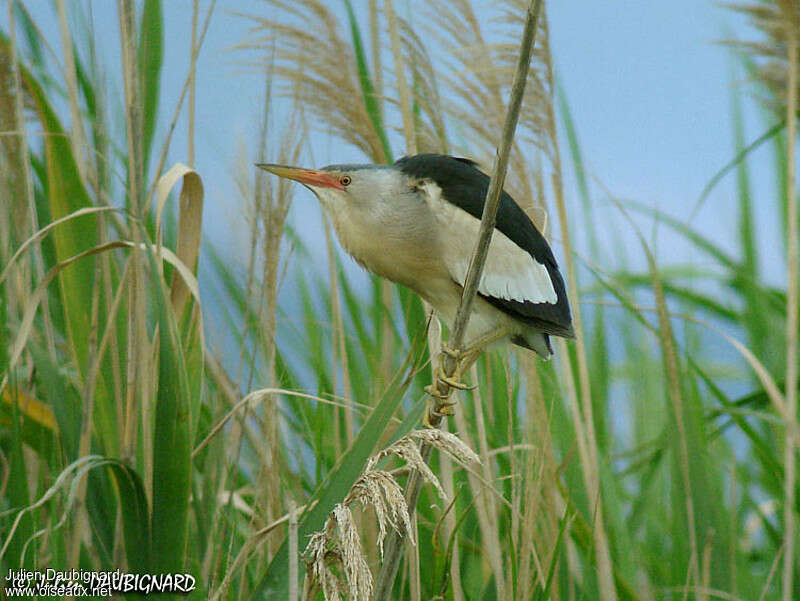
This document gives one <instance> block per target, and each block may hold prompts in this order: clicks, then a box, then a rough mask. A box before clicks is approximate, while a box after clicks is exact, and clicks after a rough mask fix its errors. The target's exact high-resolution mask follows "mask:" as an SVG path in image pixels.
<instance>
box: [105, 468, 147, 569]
mask: <svg viewBox="0 0 800 601" xmlns="http://www.w3.org/2000/svg"><path fill="white" fill-rule="evenodd" d="M103 463H104V464H105V465H106V467H108V470H109V471H110V472H111V475H112V476H113V478H114V483H115V485H116V488H117V495H118V498H119V506H120V509H121V516H122V530H123V534H124V538H125V555H126V557H127V560H128V566H129V567H130V570H131V571H132V572H138V573H140V574H144V573H148V572H150V573H152V572H153V571H154V570H155V569H156V567H155V565H151V557H155V555H151V553H152V547H151V540H150V515H149V510H148V506H147V497H146V496H145V493H144V485H143V484H142V479H141V477H140V476H139V474H137V473H136V471H135V470H134V469H133V468H132V467H130V466H129V465H127V464H125V463H123V462H121V461H119V460H117V459H111V458H106V459H105V460H104V461H103Z"/></svg>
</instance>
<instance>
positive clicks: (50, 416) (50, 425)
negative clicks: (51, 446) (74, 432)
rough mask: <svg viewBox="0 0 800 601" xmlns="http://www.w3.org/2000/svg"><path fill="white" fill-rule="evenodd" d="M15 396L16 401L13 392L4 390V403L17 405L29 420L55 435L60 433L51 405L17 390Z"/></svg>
mask: <svg viewBox="0 0 800 601" xmlns="http://www.w3.org/2000/svg"><path fill="white" fill-rule="evenodd" d="M15 396H16V399H12V398H11V392H10V391H9V390H8V389H7V388H6V389H5V390H3V397H2V398H3V402H4V403H8V404H9V405H12V404H14V403H16V404H17V407H18V409H19V411H21V412H22V413H24V414H25V415H27V416H28V418H29V419H31V420H33V421H35V422H36V423H37V424H39V425H40V426H43V427H45V428H47V429H48V430H51V431H52V432H53V433H54V434H57V433H58V423H56V416H55V414H54V413H53V410H52V409H51V408H50V406H49V405H47V404H46V403H43V402H42V401H40V400H39V399H37V398H34V397H32V396H31V395H29V394H28V393H26V392H24V391H22V390H17V391H16V393H15Z"/></svg>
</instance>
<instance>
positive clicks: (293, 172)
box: [258, 163, 407, 212]
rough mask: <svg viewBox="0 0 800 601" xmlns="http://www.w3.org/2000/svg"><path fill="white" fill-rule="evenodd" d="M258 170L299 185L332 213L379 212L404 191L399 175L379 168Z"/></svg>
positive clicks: (266, 167)
mask: <svg viewBox="0 0 800 601" xmlns="http://www.w3.org/2000/svg"><path fill="white" fill-rule="evenodd" d="M258 167H260V168H261V169H264V170H265V171H269V172H270V173H273V174H275V175H278V176H280V177H284V178H287V179H291V180H294V181H296V182H300V183H301V184H303V185H304V186H305V187H306V188H308V189H309V190H311V191H312V192H313V193H314V194H315V195H316V196H317V198H319V200H320V203H321V204H322V205H323V206H324V207H325V208H326V209H329V210H333V211H336V212H339V211H345V212H347V211H348V209H351V210H352V209H361V210H370V209H371V210H375V209H378V210H380V207H381V204H382V203H384V202H387V201H388V200H389V199H391V198H396V197H397V194H398V192H401V191H403V187H404V186H403V179H404V178H403V177H402V176H401V174H400V173H399V172H397V171H396V170H394V169H392V168H391V167H388V166H381V165H329V166H327V167H322V168H321V169H304V168H301V167H287V166H286V165H273V164H264V163H261V164H259V165H258ZM406 188H407V186H406Z"/></svg>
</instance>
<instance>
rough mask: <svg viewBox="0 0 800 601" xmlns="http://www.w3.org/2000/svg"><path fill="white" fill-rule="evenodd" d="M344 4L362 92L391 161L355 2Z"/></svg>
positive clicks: (383, 147)
mask: <svg viewBox="0 0 800 601" xmlns="http://www.w3.org/2000/svg"><path fill="white" fill-rule="evenodd" d="M344 5H345V8H346V9H347V21H348V23H349V25H350V35H351V38H352V43H353V52H354V53H355V58H356V67H357V69H358V81H359V83H360V84H361V93H362V95H363V97H364V106H366V108H367V114H368V115H369V118H370V120H371V121H372V126H373V128H374V129H375V133H376V134H377V135H378V138H379V139H380V141H381V148H382V150H383V160H384V162H386V163H391V162H392V147H391V146H390V145H389V137H388V136H387V135H386V130H385V129H384V126H383V118H382V117H381V110H380V104H379V103H378V98H377V96H376V95H375V85H374V84H373V83H372V78H371V77H370V74H369V66H368V65H367V56H366V54H365V52H364V43H363V42H362V41H361V31H360V30H359V27H358V21H357V20H356V15H355V12H354V11H353V4H352V2H351V0H344Z"/></svg>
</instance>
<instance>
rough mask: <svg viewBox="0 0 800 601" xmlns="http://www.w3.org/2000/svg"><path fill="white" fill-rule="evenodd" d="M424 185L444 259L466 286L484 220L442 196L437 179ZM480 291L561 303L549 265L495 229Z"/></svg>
mask: <svg viewBox="0 0 800 601" xmlns="http://www.w3.org/2000/svg"><path fill="white" fill-rule="evenodd" d="M421 188H423V190H424V191H425V198H426V201H427V202H428V204H429V205H430V206H431V210H432V212H433V214H434V215H436V216H437V219H438V220H439V224H438V226H439V231H441V232H442V239H443V240H447V243H446V244H445V248H443V249H442V252H443V256H444V261H445V264H446V265H447V269H448V270H449V271H450V275H451V276H452V278H453V279H454V280H455V281H456V282H457V283H458V284H460V285H462V286H463V285H464V282H465V281H466V279H467V271H468V270H469V260H470V258H471V256H472V244H474V241H475V240H477V238H478V229H479V228H480V222H479V221H478V220H477V219H475V218H474V217H473V216H472V215H470V214H469V213H467V212H466V211H464V210H463V209H461V208H459V207H458V206H456V205H454V204H452V203H450V202H447V201H446V200H444V199H442V196H441V189H440V188H439V186H437V185H436V184H435V183H434V182H430V181H428V182H424V183H423V184H422V185H421ZM478 292H480V293H481V294H482V295H484V296H487V297H492V298H499V299H503V300H508V301H517V302H519V303H525V302H528V303H534V304H539V303H550V304H555V303H557V302H558V295H557V294H556V291H555V289H554V288H553V282H552V281H551V279H550V274H549V273H548V271H547V268H546V267H545V266H544V265H542V264H541V263H539V262H538V261H537V260H536V259H535V258H534V257H533V256H532V255H531V254H530V253H528V252H526V251H524V250H523V249H521V248H520V247H519V246H517V245H516V244H514V243H513V242H512V241H511V240H510V239H509V238H508V236H506V235H505V234H504V233H503V232H500V231H498V230H495V231H494V233H493V234H492V242H491V244H490V245H489V254H488V255H487V257H486V264H485V266H484V268H483V274H482V276H481V280H480V283H479V284H478Z"/></svg>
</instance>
